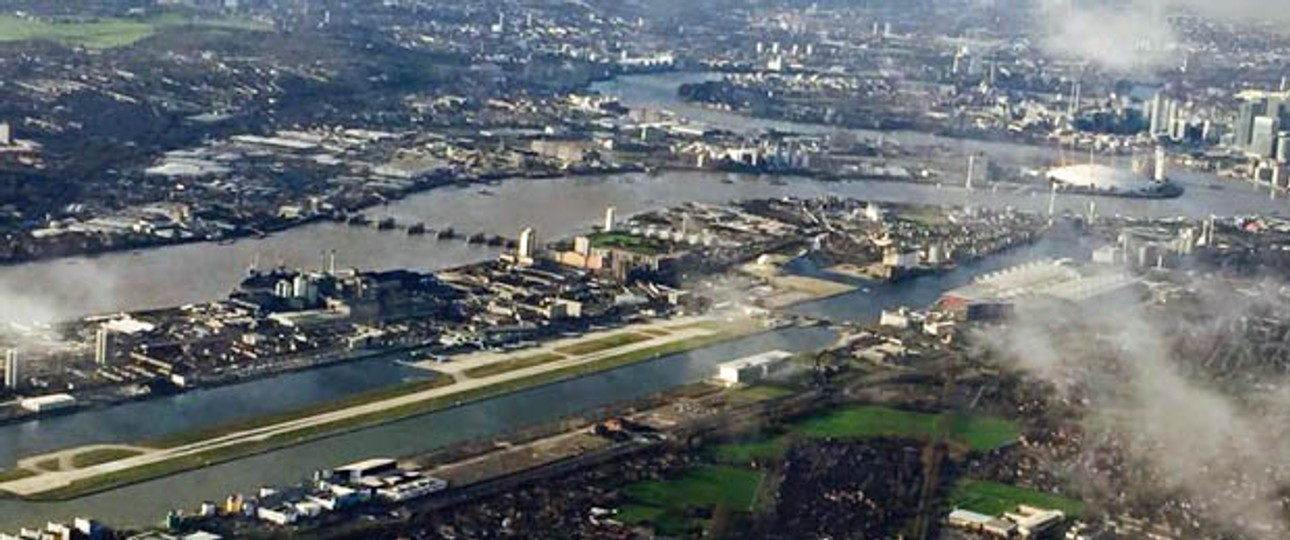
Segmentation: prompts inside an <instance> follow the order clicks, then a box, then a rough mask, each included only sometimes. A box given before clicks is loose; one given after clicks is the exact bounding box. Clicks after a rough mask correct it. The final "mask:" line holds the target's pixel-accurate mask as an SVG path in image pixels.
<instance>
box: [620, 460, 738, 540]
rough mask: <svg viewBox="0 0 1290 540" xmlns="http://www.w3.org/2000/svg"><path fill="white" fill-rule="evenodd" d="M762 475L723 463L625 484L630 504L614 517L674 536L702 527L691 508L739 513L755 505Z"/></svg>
mask: <svg viewBox="0 0 1290 540" xmlns="http://www.w3.org/2000/svg"><path fill="white" fill-rule="evenodd" d="M763 480H764V475H763V474H762V473H760V472H756V471H749V470H745V469H737V468H733V467H725V466H707V467H700V468H697V469H694V470H691V471H689V472H686V473H685V474H683V475H681V476H679V477H677V478H674V479H671V480H665V481H658V482H642V483H639V484H632V485H630V486H627V488H626V489H625V490H624V492H625V493H626V494H627V496H628V497H630V498H631V499H632V500H633V501H634V504H632V505H628V506H625V507H624V510H625V511H620V513H619V515H618V519H619V520H620V521H622V522H624V523H628V524H640V523H650V524H652V525H654V526H655V527H656V528H657V529H658V530H659V532H660V533H663V534H669V535H676V534H682V533H684V532H686V531H690V530H694V529H696V528H699V527H702V526H703V523H702V522H701V521H699V520H696V519H694V518H692V517H691V511H692V510H694V509H700V508H706V509H711V508H715V507H716V506H718V505H721V506H725V507H727V508H730V509H732V510H736V511H740V512H751V511H752V510H753V509H755V508H756V507H757V494H758V492H759V491H760V487H761V483H762V481H763Z"/></svg>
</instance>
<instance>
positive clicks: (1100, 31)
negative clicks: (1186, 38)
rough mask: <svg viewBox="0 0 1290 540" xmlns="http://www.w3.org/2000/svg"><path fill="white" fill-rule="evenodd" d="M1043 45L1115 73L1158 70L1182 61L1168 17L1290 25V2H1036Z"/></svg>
mask: <svg viewBox="0 0 1290 540" xmlns="http://www.w3.org/2000/svg"><path fill="white" fill-rule="evenodd" d="M1034 1H1035V2H1038V6H1039V9H1038V10H1037V12H1038V13H1039V17H1040V21H1039V27H1040V30H1041V35H1042V36H1043V39H1042V40H1041V44H1042V45H1043V47H1044V49H1045V50H1047V51H1048V52H1049V53H1050V54H1053V55H1055V56H1061V57H1066V58H1079V59H1083V60H1086V61H1088V62H1090V63H1093V64H1096V65H1099V66H1101V67H1103V68H1105V69H1109V70H1113V71H1143V70H1151V69H1158V68H1161V67H1164V66H1168V65H1171V64H1174V63H1177V62H1178V61H1179V58H1180V56H1179V55H1178V54H1177V53H1174V52H1171V47H1172V44H1173V43H1175V42H1176V41H1177V40H1176V34H1175V32H1174V29H1173V28H1171V27H1170V25H1169V24H1168V22H1167V19H1166V17H1165V15H1166V14H1168V13H1171V12H1175V11H1179V10H1185V11H1188V12H1191V13H1196V14H1199V15H1202V16H1207V17H1213V18H1215V19H1218V20H1224V21H1241V20H1249V21H1259V22H1269V21H1282V22H1285V23H1287V24H1290V9H1287V8H1290V2H1287V0H1034Z"/></svg>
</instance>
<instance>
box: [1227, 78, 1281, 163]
mask: <svg viewBox="0 0 1290 540" xmlns="http://www.w3.org/2000/svg"><path fill="white" fill-rule="evenodd" d="M1287 112H1290V111H1287V108H1286V103H1285V97H1284V96H1282V95H1280V94H1266V95H1262V96H1257V97H1252V98H1248V99H1246V100H1244V101H1243V102H1242V103H1241V106H1240V109H1239V110H1238V111H1237V115H1236V125H1235V126H1233V133H1232V135H1233V137H1232V145H1233V146H1235V147H1236V148H1238V149H1240V150H1243V151H1244V152H1245V153H1247V154H1249V155H1251V156H1253V157H1258V158H1262V159H1273V160H1276V161H1277V162H1279V163H1286V162H1287V160H1290V133H1287V132H1286V131H1284V130H1283V129H1282V127H1283V126H1285V125H1286V116H1287Z"/></svg>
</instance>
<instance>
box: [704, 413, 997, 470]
mask: <svg viewBox="0 0 1290 540" xmlns="http://www.w3.org/2000/svg"><path fill="white" fill-rule="evenodd" d="M1017 436H1018V431H1017V426H1016V425H1015V424H1013V423H1012V422H1010V421H1007V420H1002V419H998V418H986V417H977V416H966V415H961V414H953V413H924V412H913V411H903V410H899V409H892V408H889V407H880V406H873V405H863V406H855V407H847V408H843V409H838V410H834V411H828V412H825V413H821V414H817V415H814V416H810V417H808V418H805V419H803V420H800V421H797V422H794V423H792V424H790V425H788V426H786V427H785V428H784V429H783V430H782V431H781V432H779V433H773V434H765V435H762V436H760V437H755V438H751V439H748V440H745V441H738V442H733V443H728V444H723V445H720V446H718V447H716V449H715V450H714V454H715V457H716V459H717V461H719V462H721V463H729V464H748V463H753V462H764V461H776V460H779V459H782V458H783V457H784V454H785V453H787V452H788V448H789V446H791V445H792V443H793V441H794V440H796V439H801V438H811V439H866V438H874V437H892V438H906V439H918V440H930V439H932V438H933V437H943V438H944V439H945V440H947V441H949V442H950V443H951V444H954V445H958V446H960V447H963V448H967V449H969V450H973V451H977V452H988V451H990V450H994V449H996V448H999V447H1002V446H1006V445H1008V444H1010V443H1012V442H1013V441H1016V440H1017Z"/></svg>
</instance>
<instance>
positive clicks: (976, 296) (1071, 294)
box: [939, 259, 1141, 320]
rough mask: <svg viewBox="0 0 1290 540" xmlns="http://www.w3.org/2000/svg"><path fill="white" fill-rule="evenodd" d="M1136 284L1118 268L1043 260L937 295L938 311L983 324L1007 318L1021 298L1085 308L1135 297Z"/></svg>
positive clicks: (985, 276) (978, 279)
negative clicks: (1126, 296)
mask: <svg viewBox="0 0 1290 540" xmlns="http://www.w3.org/2000/svg"><path fill="white" fill-rule="evenodd" d="M1140 285H1141V283H1140V281H1139V280H1138V279H1137V278H1135V277H1133V276H1132V275H1130V274H1129V273H1127V272H1125V271H1124V270H1123V269H1120V268H1112V267H1107V266H1102V265H1078V264H1076V263H1074V262H1073V261H1071V260H1069V259H1060V260H1053V259H1050V260H1043V261H1036V262H1033V263H1028V264H1023V265H1020V266H1014V267H1012V268H1007V269H1004V270H1000V271H998V272H994V273H991V274H986V275H984V276H981V277H979V278H977V279H976V281H974V282H972V283H971V284H969V285H967V286H964V287H960V288H958V289H954V290H952V291H949V292H947V293H945V294H944V295H943V296H941V300H940V302H939V307H940V309H941V310H943V311H948V312H950V313H952V314H954V315H955V316H956V318H959V319H964V320H988V319H997V318H1002V317H1006V316H1008V315H1011V313H1012V311H1013V308H1014V307H1015V305H1016V303H1017V302H1018V301H1020V300H1023V299H1048V300H1055V301H1059V302H1067V303H1072V304H1081V305H1087V304H1091V303H1093V302H1095V301H1097V300H1100V299H1105V298H1108V297H1112V296H1117V295H1131V294H1136V293H1137V292H1138V290H1139V288H1140Z"/></svg>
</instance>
